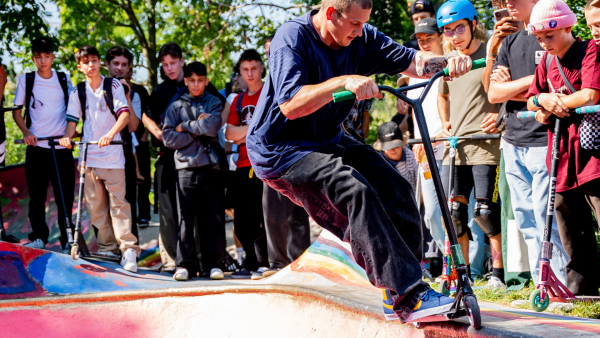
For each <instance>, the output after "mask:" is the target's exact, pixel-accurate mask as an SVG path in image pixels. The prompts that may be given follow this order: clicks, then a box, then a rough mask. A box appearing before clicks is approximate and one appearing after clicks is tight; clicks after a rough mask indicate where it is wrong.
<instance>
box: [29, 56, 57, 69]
mask: <svg viewBox="0 0 600 338" xmlns="http://www.w3.org/2000/svg"><path fill="white" fill-rule="evenodd" d="M31 60H33V63H35V66H36V67H37V69H38V70H39V71H48V70H50V69H52V61H54V53H44V52H42V53H35V54H33V56H32V57H31Z"/></svg>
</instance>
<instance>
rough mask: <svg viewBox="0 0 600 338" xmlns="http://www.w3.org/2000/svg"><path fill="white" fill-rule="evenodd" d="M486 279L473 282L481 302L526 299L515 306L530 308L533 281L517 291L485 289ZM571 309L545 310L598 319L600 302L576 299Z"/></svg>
mask: <svg viewBox="0 0 600 338" xmlns="http://www.w3.org/2000/svg"><path fill="white" fill-rule="evenodd" d="M486 282H487V281H485V280H476V281H475V283H474V287H475V296H477V299H478V300H480V301H482V302H489V303H495V304H501V305H506V306H511V307H512V305H511V303H512V302H513V301H515V300H525V301H527V303H526V304H524V305H519V306H515V307H516V308H519V309H527V310H531V307H530V306H529V296H530V295H531V293H532V292H533V291H534V290H535V287H534V286H533V283H531V284H530V285H529V286H528V287H524V288H522V289H521V290H519V291H508V292H507V291H505V290H503V289H485V288H483V287H482V286H484V285H485V283H486ZM432 287H433V288H434V290H437V289H438V284H436V283H433V284H432ZM573 306H574V308H573V310H570V311H564V310H561V309H556V310H554V309H547V310H546V311H545V312H549V313H554V314H557V315H563V316H573V317H582V318H591V319H600V302H583V301H578V302H574V303H573Z"/></svg>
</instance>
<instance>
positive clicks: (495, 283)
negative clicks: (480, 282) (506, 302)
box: [485, 276, 506, 289]
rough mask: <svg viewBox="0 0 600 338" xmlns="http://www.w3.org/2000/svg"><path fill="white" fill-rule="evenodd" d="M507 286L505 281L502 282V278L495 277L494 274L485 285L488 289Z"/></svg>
mask: <svg viewBox="0 0 600 338" xmlns="http://www.w3.org/2000/svg"><path fill="white" fill-rule="evenodd" d="M505 287H506V285H504V283H502V281H501V280H500V278H498V277H494V276H492V277H490V280H489V281H488V282H487V284H486V285H485V288H486V289H502V288H505Z"/></svg>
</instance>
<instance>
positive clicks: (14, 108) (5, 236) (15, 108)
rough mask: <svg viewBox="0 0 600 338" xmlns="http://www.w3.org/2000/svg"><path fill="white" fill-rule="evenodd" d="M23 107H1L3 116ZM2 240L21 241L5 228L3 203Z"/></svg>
mask: <svg viewBox="0 0 600 338" xmlns="http://www.w3.org/2000/svg"><path fill="white" fill-rule="evenodd" d="M19 109H22V107H21V106H16V107H6V108H3V107H0V111H2V114H1V116H2V118H4V112H7V111H15V110H19ZM0 242H7V243H19V242H21V241H20V240H19V239H18V238H17V237H15V236H13V235H9V234H7V233H6V229H5V228H4V218H3V217H2V205H1V204H0Z"/></svg>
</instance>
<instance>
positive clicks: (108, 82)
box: [102, 77, 117, 120]
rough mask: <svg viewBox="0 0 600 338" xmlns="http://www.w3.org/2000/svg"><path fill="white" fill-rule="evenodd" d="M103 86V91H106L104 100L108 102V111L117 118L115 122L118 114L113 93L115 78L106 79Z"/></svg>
mask: <svg viewBox="0 0 600 338" xmlns="http://www.w3.org/2000/svg"><path fill="white" fill-rule="evenodd" d="M102 85H103V88H102V90H103V91H104V100H105V101H106V105H107V106H108V110H110V113H111V114H113V116H114V117H115V120H116V119H117V114H116V113H115V103H114V102H113V92H112V86H113V78H112V77H105V78H104V82H103V83H102Z"/></svg>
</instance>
